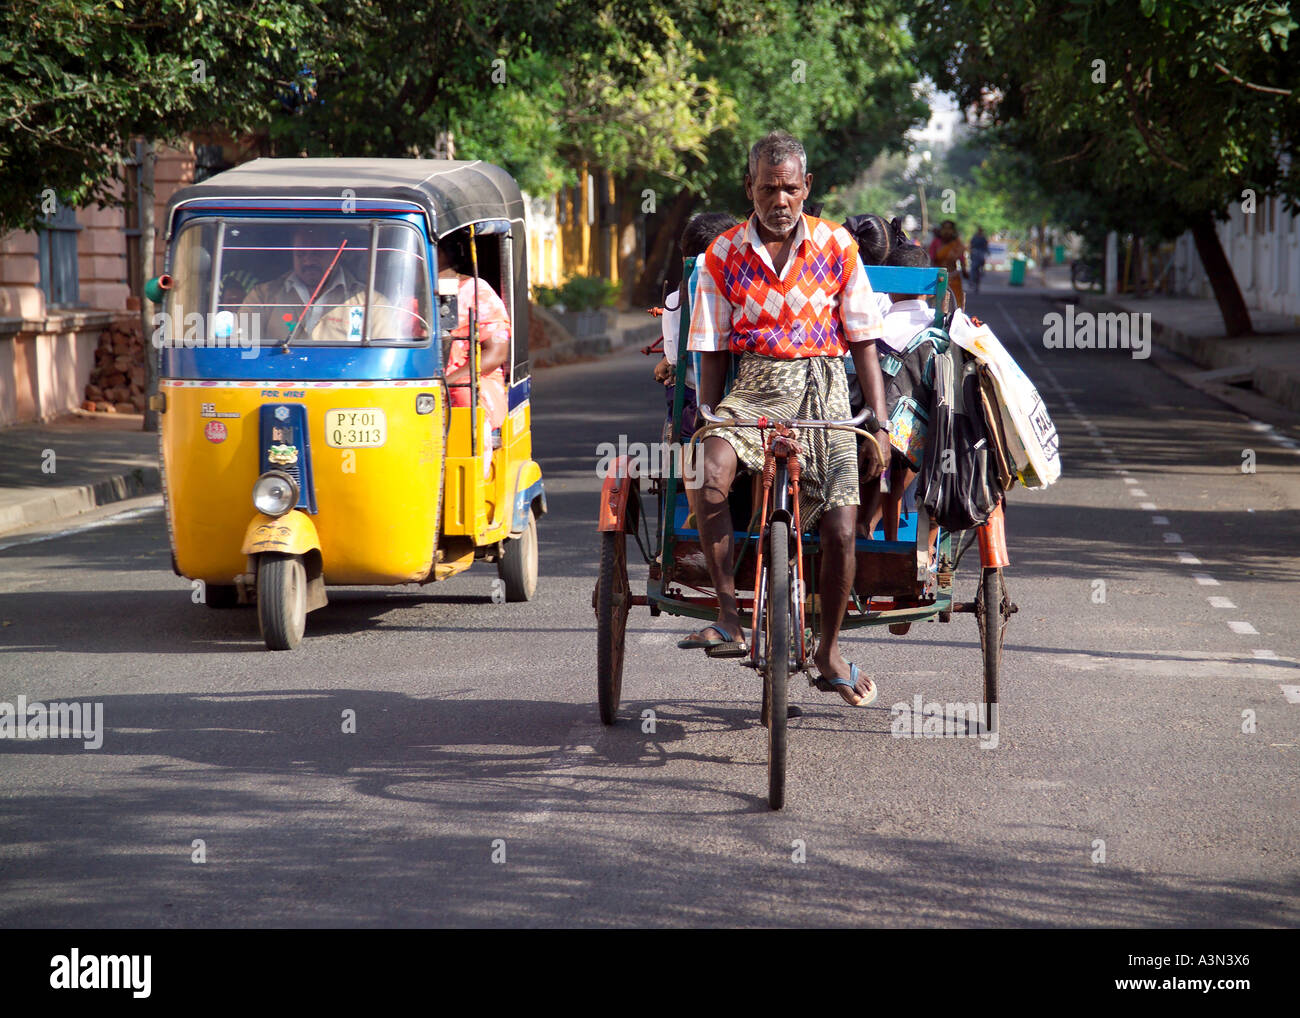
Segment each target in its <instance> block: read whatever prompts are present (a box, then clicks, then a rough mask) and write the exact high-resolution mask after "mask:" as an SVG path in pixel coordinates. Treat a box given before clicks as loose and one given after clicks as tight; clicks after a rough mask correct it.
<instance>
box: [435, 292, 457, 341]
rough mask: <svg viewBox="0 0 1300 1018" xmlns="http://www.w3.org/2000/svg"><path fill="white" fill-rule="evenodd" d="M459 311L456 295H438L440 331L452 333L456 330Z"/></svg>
mask: <svg viewBox="0 0 1300 1018" xmlns="http://www.w3.org/2000/svg"><path fill="white" fill-rule="evenodd" d="M459 311H460V308H459V306H458V305H457V302H456V295H455V294H454V293H440V294H438V331H439V332H451V331H452V330H453V329H455V328H456V324H457V321H458V317H459V316H458V312H459Z"/></svg>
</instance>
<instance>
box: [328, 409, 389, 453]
mask: <svg viewBox="0 0 1300 1018" xmlns="http://www.w3.org/2000/svg"><path fill="white" fill-rule="evenodd" d="M386 441H388V424H387V422H386V421H385V420H384V412H383V411H382V410H379V409H370V408H368V407H364V408H361V409H356V410H327V411H325V444H326V445H328V446H332V447H333V448H335V449H364V448H368V447H373V446H377V445H383V444H384V443H385V442H386Z"/></svg>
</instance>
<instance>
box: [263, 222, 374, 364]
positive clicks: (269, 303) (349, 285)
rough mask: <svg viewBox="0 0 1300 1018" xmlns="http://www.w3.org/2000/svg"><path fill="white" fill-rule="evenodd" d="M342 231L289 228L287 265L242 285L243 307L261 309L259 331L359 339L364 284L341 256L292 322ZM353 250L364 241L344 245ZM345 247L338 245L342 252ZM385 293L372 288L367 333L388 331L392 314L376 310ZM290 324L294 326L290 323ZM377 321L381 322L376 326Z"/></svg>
mask: <svg viewBox="0 0 1300 1018" xmlns="http://www.w3.org/2000/svg"><path fill="white" fill-rule="evenodd" d="M343 239H344V238H343V236H342V235H339V236H331V235H329V234H327V233H325V232H324V231H322V230H320V229H313V228H312V227H309V226H299V227H297V228H296V229H295V230H294V231H293V234H292V238H291V243H292V245H293V267H292V268H291V269H289V271H288V272H286V273H285V274H284V275H282V276H277V277H276V278H275V279H271V280H268V281H267V282H265V283H260V284H258V285H257V286H255V287H253V288H252V289H251V290H249V291H248V296H246V297H245V298H244V303H243V307H246V308H248V309H250V310H255V311H258V312H260V313H261V315H262V336H263V338H264V339H268V340H271V341H274V342H281V341H283V340H285V339H287V338H288V337H289V333H290V330H291V329H292V330H293V337H294V338H295V339H303V338H305V339H309V340H311V341H313V342H316V343H348V342H352V343H360V342H361V336H362V325H363V322H364V315H365V306H366V284H365V283H364V281H362V280H360V279H357V278H355V277H354V276H352V275H351V274H350V273H348V272H347V271H346V270H345V269H344V267H343V260H342V259H340V260H339V262H338V263H337V264H336V265H335V266H334V270H333V271H332V272H330V282H329V283H328V285H326V286H324V287H322V288H321V292H320V293H319V294H317V295H316V300H315V301H313V302H312V306H311V307H310V308H309V309H308V310H307V313H306V318H307V320H306V321H305V322H303V323H302V324H300V325H296V323H297V322H298V320H299V318H301V317H302V316H303V309H304V308H306V306H307V302H308V301H309V300H311V295H312V293H314V292H315V290H316V287H317V286H318V285H319V284H320V282H321V278H322V277H323V276H324V275H325V273H326V271H327V270H328V269H329V267H330V263H331V262H333V261H334V254H335V251H337V249H338V245H339V244H340V243H341V242H342V241H343ZM349 248H355V249H356V250H357V251H358V252H360V251H363V250H364V249H365V248H364V247H359V246H357V245H349ZM347 252H348V248H345V249H344V254H345V255H346V254H347ZM386 303H387V298H386V297H385V296H384V295H383V294H382V293H380V292H379V291H378V290H376V291H375V302H374V305H373V306H372V308H371V317H372V324H371V326H370V334H371V335H372V336H391V334H392V333H391V329H390V328H389V326H390V325H391V321H392V314H391V313H389V312H384V311H382V310H381V306H382V305H384V304H386ZM295 325H296V327H295ZM381 326H382V328H381Z"/></svg>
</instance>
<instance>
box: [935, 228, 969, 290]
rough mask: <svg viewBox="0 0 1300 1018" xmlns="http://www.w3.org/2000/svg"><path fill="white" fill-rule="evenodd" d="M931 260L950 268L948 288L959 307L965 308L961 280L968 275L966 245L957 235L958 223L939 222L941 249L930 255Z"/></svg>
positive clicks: (939, 265)
mask: <svg viewBox="0 0 1300 1018" xmlns="http://www.w3.org/2000/svg"><path fill="white" fill-rule="evenodd" d="M930 260H931V261H932V262H933V264H934V265H935V266H936V267H938V268H941V269H947V270H948V289H949V290H950V291H951V292H952V296H953V300H955V301H956V302H957V307H959V308H964V307H965V306H966V297H965V295H964V294H963V293H962V292H961V280H962V276H965V275H966V245H965V244H963V243H962V242H961V238H960V237H959V236H957V224H956V223H954V222H953V221H952V220H951V219H945V220H944V221H943V222H942V223H940V224H939V249H938V250H937V251H936V252H935V253H934V254H933V255H931V256H930ZM959 269H960V270H961V273H960V275H958V270H959Z"/></svg>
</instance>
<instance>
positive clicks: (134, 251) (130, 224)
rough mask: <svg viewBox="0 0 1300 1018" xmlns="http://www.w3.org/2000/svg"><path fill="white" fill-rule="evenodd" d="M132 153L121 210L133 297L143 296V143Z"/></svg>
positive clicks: (127, 166) (127, 269)
mask: <svg viewBox="0 0 1300 1018" xmlns="http://www.w3.org/2000/svg"><path fill="white" fill-rule="evenodd" d="M133 153H134V154H133V155H132V157H131V158H130V159H128V160H127V161H126V179H125V181H124V187H125V191H126V205H125V207H124V208H123V210H122V213H123V215H122V223H123V226H122V234H123V236H125V237H126V285H127V287H128V289H129V290H130V292H131V295H132V296H133V297H142V296H144V278H143V276H144V273H143V272H142V266H141V265H140V207H141V204H142V202H143V201H144V188H143V187H142V186H141V183H140V161H141V159H142V158H143V156H144V145H143V144H142V143H140V142H138V141H137V142H136V143H135V146H134V148H133Z"/></svg>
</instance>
